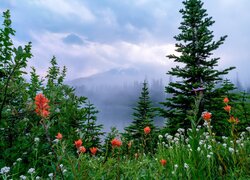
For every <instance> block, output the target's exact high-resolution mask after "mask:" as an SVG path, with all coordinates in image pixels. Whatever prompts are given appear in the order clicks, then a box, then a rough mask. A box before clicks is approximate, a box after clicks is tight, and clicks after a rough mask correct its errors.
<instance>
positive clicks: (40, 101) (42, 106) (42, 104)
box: [35, 94, 50, 118]
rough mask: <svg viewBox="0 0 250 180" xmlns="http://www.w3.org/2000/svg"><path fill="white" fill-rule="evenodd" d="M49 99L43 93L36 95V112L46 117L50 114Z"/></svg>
mask: <svg viewBox="0 0 250 180" xmlns="http://www.w3.org/2000/svg"><path fill="white" fill-rule="evenodd" d="M48 103H49V100H48V99H47V98H46V97H45V96H44V95H43V94H38V95H36V97H35V104H36V110H35V111H36V113H37V115H39V116H42V117H44V118H46V117H48V116H49V108H50V107H49V105H48Z"/></svg>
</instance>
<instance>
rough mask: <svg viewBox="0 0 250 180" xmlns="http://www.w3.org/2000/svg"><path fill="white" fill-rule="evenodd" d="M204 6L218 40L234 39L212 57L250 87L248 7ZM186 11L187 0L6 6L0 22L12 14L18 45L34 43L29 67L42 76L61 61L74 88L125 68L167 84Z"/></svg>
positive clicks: (222, 1) (41, 1)
mask: <svg viewBox="0 0 250 180" xmlns="http://www.w3.org/2000/svg"><path fill="white" fill-rule="evenodd" d="M203 2H204V8H205V9H207V13H208V15H209V16H212V17H213V20H215V24H214V25H213V26H212V27H211V29H212V30H213V31H214V35H215V40H216V39H218V38H219V37H220V36H223V35H228V38H227V39H226V41H225V43H224V44H223V45H222V46H221V47H220V48H219V49H218V50H216V51H215V52H214V55H215V56H216V57H221V59H220V60H219V66H218V68H219V69H223V68H226V67H229V66H236V70H233V71H232V72H231V73H230V75H229V77H230V78H231V79H232V80H235V78H236V74H238V76H239V78H240V79H241V81H242V83H243V85H250V81H248V74H249V72H248V71H249V70H250V50H249V42H250V34H249V33H250V12H249V7H250V1H249V0H237V1H235V0H204V1H203ZM182 7H183V5H182V1H181V0H136V1H135V0H0V12H1V14H2V12H3V11H5V10H6V9H10V11H11V16H12V25H13V28H14V29H15V30H16V36H15V38H14V43H15V44H16V45H24V44H27V42H29V41H31V42H32V54H33V58H32V59H31V60H30V61H29V66H34V67H35V68H36V69H37V72H38V73H39V74H40V75H41V76H44V75H45V74H46V70H47V68H48V67H49V62H50V59H51V58H52V56H53V55H55V56H56V57H57V61H58V64H59V65H60V66H63V65H65V66H66V67H67V69H68V72H67V79H68V80H71V79H75V78H80V77H88V76H91V75H94V74H98V73H102V72H105V71H109V70H111V69H124V68H125V69H126V68H132V69H135V70H137V71H138V72H140V73H142V74H145V76H147V77H152V78H154V77H156V78H159V77H161V78H163V79H164V78H167V76H166V75H165V73H166V72H167V71H168V70H169V69H170V68H171V67H173V66H174V65H175V64H174V63H173V62H172V61H171V60H169V59H167V58H166V55H168V54H172V53H174V52H175V51H174V50H175V46H174V44H175V40H174V38H173V36H174V35H177V34H178V33H179V31H178V27H179V25H180V22H181V14H180V13H179V10H180V9H181V8H182ZM0 20H1V22H2V18H0Z"/></svg>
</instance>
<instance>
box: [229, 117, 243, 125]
mask: <svg viewBox="0 0 250 180" xmlns="http://www.w3.org/2000/svg"><path fill="white" fill-rule="evenodd" d="M228 122H230V123H233V124H238V123H239V122H240V121H239V119H238V118H235V117H233V116H230V119H229V120H228Z"/></svg>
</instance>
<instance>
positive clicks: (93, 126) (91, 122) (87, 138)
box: [79, 101, 104, 148]
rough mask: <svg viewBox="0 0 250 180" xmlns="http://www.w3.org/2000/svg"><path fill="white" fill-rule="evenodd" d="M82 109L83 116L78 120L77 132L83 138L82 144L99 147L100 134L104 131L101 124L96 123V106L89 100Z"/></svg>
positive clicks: (87, 146)
mask: <svg viewBox="0 0 250 180" xmlns="http://www.w3.org/2000/svg"><path fill="white" fill-rule="evenodd" d="M84 109H85V115H84V118H83V120H82V121H80V122H79V127H80V128H79V132H80V136H81V138H82V140H83V144H84V146H85V147H86V148H91V147H100V144H101V137H100V136H102V135H103V134H104V133H103V132H102V128H103V125H102V124H99V125H98V124H97V123H96V120H97V116H96V115H97V113H98V110H96V107H95V106H94V105H93V104H91V103H90V102H89V101H88V102H87V103H86V106H85V108H84Z"/></svg>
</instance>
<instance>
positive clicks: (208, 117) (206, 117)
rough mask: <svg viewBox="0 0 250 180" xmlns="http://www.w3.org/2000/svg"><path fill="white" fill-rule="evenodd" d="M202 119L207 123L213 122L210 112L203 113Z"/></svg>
mask: <svg viewBox="0 0 250 180" xmlns="http://www.w3.org/2000/svg"><path fill="white" fill-rule="evenodd" d="M201 116H202V118H203V119H204V120H205V121H210V120H211V117H212V114H211V113H210V112H207V111H206V112H203V113H202V115H201Z"/></svg>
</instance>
